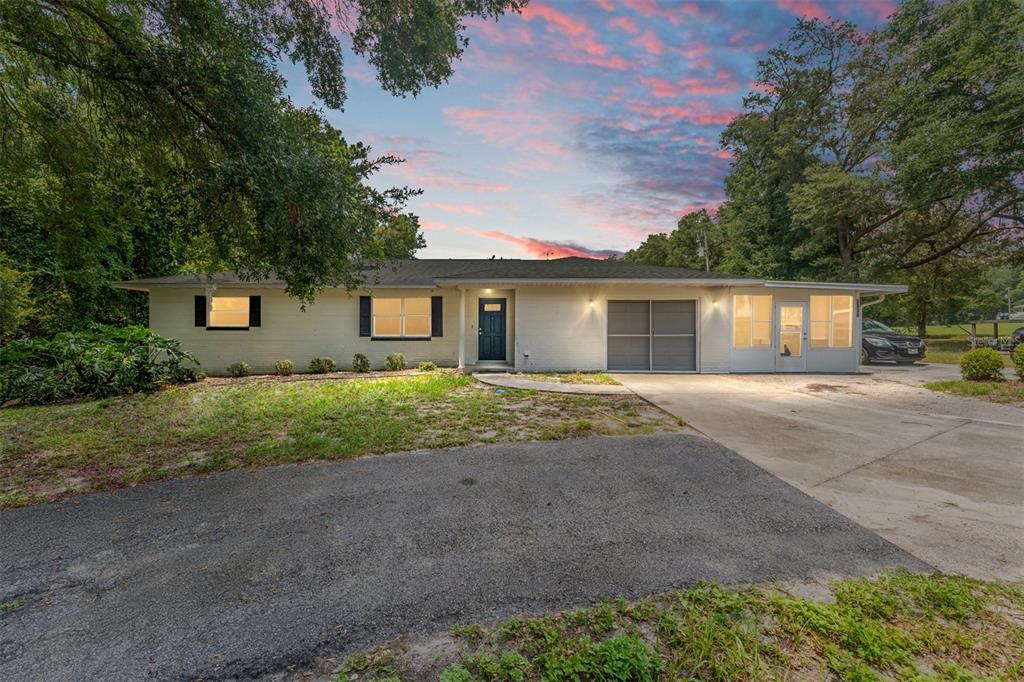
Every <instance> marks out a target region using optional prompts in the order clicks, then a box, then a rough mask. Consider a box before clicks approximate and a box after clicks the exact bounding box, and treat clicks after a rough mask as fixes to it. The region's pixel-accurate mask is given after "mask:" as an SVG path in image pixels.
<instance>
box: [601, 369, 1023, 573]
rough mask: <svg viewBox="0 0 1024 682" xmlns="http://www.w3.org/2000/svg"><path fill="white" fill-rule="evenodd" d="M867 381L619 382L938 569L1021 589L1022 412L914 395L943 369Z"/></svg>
mask: <svg viewBox="0 0 1024 682" xmlns="http://www.w3.org/2000/svg"><path fill="white" fill-rule="evenodd" d="M871 370H872V371H873V372H874V373H873V374H871V375H808V374H802V375H778V374H775V375H753V376H751V375H747V376H743V375H717V376H716V375H698V376H669V375H639V374H623V375H614V376H615V377H616V378H617V379H619V380H620V381H621V382H622V383H623V384H625V385H626V386H628V387H630V388H632V389H633V390H634V391H636V392H637V393H638V394H640V395H641V396H643V397H644V398H647V399H648V400H650V401H651V402H653V403H655V404H656V405H658V406H659V407H662V408H663V409H665V410H667V411H669V412H671V413H672V414H674V415H676V416H678V417H680V418H682V419H685V420H686V422H687V424H689V425H690V426H692V427H693V428H695V429H697V430H698V431H700V432H701V433H703V434H705V435H707V436H708V437H710V438H713V439H714V440H716V441H718V442H720V443H722V444H723V445H725V446H726V447H729V448H732V449H733V450H735V451H736V452H738V453H740V454H741V455H743V456H744V457H746V458H747V459H749V460H750V461H752V462H754V463H755V464H757V465H759V466H762V467H764V468H765V469H767V470H768V471H770V472H771V473H773V474H775V475H777V476H779V477H781V478H782V479H783V480H785V481H787V482H789V483H792V484H793V485H795V486H797V487H798V488H800V489H801V490H803V491H805V492H807V493H808V494H810V495H811V496H813V497H815V498H816V499H818V500H820V501H822V502H824V503H826V504H828V505H829V506H831V507H832V508H833V509H836V510H837V511H839V512H841V513H842V514H845V515H846V516H848V517H850V518H851V519H853V520H854V521H857V522H858V523H860V524H862V525H864V526H866V527H868V528H870V529H872V530H874V531H875V532H877V533H878V534H879V535H881V536H882V537H884V538H886V539H887V540H890V541H891V542H894V543H895V544H897V545H899V546H900V547H902V548H904V549H906V550H908V551H909V552H911V553H912V554H914V555H916V556H918V557H920V558H922V559H924V560H925V561H927V562H929V563H931V564H933V565H934V566H936V567H937V568H939V569H940V570H942V571H945V572H947V573H967V574H970V575H974V576H978V577H998V578H1008V579H1016V580H1020V579H1022V578H1024V410H1022V409H1021V408H1018V407H1013V406H1010V405H998V404H993V403H989V402H984V401H981V400H975V399H972V398H960V397H957V396H952V395H946V394H943V393H936V392H934V391H929V390H927V389H924V388H920V387H919V386H918V385H917V384H919V383H922V382H924V381H931V380H935V379H938V378H939V377H941V376H943V375H944V374H948V373H949V368H948V367H943V366H938V367H936V366H935V365H930V366H923V367H920V368H893V369H892V370H890V369H886V368H882V367H879V368H875V367H872V368H871ZM893 378H896V379H898V380H899V381H893V380H892V379H893Z"/></svg>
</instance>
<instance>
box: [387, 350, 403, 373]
mask: <svg viewBox="0 0 1024 682" xmlns="http://www.w3.org/2000/svg"><path fill="white" fill-rule="evenodd" d="M384 369H386V370H388V371H389V372H397V371H398V370H400V369H405V356H404V355H402V354H401V353H392V354H391V355H389V356H387V357H386V358H384Z"/></svg>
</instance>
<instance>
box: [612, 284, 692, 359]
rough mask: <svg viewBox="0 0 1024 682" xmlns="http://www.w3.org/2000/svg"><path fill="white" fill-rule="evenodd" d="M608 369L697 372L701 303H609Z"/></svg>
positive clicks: (686, 301) (680, 301)
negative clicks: (699, 304)
mask: <svg viewBox="0 0 1024 682" xmlns="http://www.w3.org/2000/svg"><path fill="white" fill-rule="evenodd" d="M608 369H610V370H618V371H624V372H652V371H653V372H695V371H697V302H696V301H693V300H679V301H608Z"/></svg>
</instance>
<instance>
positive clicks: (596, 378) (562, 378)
mask: <svg viewBox="0 0 1024 682" xmlns="http://www.w3.org/2000/svg"><path fill="white" fill-rule="evenodd" d="M519 374H520V375H521V376H522V377H524V378H526V379H536V380H537V381H556V382H558V383H560V384H599V385H602V386H618V385H619V382H618V380H616V379H613V378H612V377H611V376H610V375H608V374H605V373H604V372H578V371H577V372H520V373H519Z"/></svg>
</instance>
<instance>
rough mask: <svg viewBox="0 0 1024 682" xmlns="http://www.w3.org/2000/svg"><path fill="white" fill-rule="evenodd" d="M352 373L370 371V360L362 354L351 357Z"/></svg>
mask: <svg viewBox="0 0 1024 682" xmlns="http://www.w3.org/2000/svg"><path fill="white" fill-rule="evenodd" d="M352 371H354V372H369V371H370V358H368V357H366V356H365V355H363V354H362V353H356V354H355V355H353V356H352Z"/></svg>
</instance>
